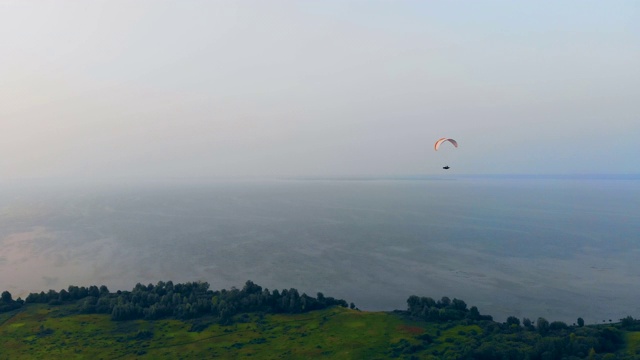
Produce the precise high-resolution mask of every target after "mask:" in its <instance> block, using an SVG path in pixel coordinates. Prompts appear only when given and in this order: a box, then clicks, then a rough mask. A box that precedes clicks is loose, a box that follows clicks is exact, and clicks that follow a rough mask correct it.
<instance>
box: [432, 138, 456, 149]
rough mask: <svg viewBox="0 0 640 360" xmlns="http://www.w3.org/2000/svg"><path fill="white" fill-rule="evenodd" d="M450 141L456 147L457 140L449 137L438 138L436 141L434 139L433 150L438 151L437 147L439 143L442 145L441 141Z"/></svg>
mask: <svg viewBox="0 0 640 360" xmlns="http://www.w3.org/2000/svg"><path fill="white" fill-rule="evenodd" d="M447 141H448V142H450V143H452V144H453V146H455V147H458V142H457V141H455V140H453V139H449V138H440V139H438V141H436V144H435V145H434V146H433V148H434V149H435V151H438V148H440V145H442V143H444V142H447Z"/></svg>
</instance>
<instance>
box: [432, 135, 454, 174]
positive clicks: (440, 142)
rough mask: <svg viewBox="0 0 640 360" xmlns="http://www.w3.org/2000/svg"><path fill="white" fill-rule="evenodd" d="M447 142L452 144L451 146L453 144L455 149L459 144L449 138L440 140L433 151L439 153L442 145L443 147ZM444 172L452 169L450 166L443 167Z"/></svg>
mask: <svg viewBox="0 0 640 360" xmlns="http://www.w3.org/2000/svg"><path fill="white" fill-rule="evenodd" d="M445 142H450V143H451V144H453V146H454V147H456V148H457V147H458V142H457V141H455V140H453V139H449V138H440V139H438V141H436V143H435V145H433V149H434V150H435V151H438V149H439V148H440V145H442V144H443V143H445ZM442 168H443V169H444V170H449V169H450V168H451V167H449V165H446V166H443V167H442Z"/></svg>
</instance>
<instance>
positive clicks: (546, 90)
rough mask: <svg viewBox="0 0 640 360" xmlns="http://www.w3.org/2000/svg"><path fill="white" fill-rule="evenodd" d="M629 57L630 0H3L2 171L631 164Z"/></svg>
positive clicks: (634, 127)
mask: <svg viewBox="0 0 640 360" xmlns="http://www.w3.org/2000/svg"><path fill="white" fill-rule="evenodd" d="M639 64H640V3H638V2H637V1H563V2H551V1H518V2H507V1H486V2H476V1H456V2H444V1H443V2H421V1H404V2H396V1H371V2H361V1H358V2H355V1H269V2H266V1H155V0H154V1H90V2H86V1H55V2H54V1H49V2H44V1H2V2H0V99H1V102H0V153H1V154H2V156H0V179H7V178H8V179H12V178H25V177H57V178H104V177H134V178H139V177H142V178H147V177H244V176H252V177H255V176H258V177H261V176H361V175H381V176H395V175H404V174H413V175H416V174H417V175H420V174H437V173H440V172H442V171H443V170H442V169H441V167H442V166H443V165H450V166H451V170H450V172H452V173H456V174H465V173H466V174H483V173H485V174H492V173H527V174H548V173H556V174H582V173H640V161H638V155H639V154H640V142H638V139H640V117H639V116H640V115H639V114H640V101H639V99H640V66H639ZM443 136H446V137H452V138H455V139H457V140H458V142H459V143H460V148H459V149H456V150H453V149H444V151H442V153H441V152H438V153H435V152H434V151H433V149H432V145H433V142H434V141H435V140H436V139H438V138H439V137H443Z"/></svg>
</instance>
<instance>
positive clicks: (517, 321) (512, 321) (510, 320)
mask: <svg viewBox="0 0 640 360" xmlns="http://www.w3.org/2000/svg"><path fill="white" fill-rule="evenodd" d="M507 325H509V326H512V325H515V326H520V319H518V318H517V317H515V316H509V317H508V318H507Z"/></svg>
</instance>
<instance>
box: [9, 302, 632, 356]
mask: <svg viewBox="0 0 640 360" xmlns="http://www.w3.org/2000/svg"><path fill="white" fill-rule="evenodd" d="M71 310H72V305H62V306H50V305H44V304H30V305H28V306H24V307H23V308H21V309H20V310H16V311H13V312H10V313H4V314H0V339H1V340H0V341H1V345H0V359H144V358H148V359H202V358H221V359H237V358H247V359H306V358H327V359H388V358H405V359H409V358H413V359H458V358H461V356H462V354H464V351H465V349H469V348H478V347H479V346H482V345H483V344H481V343H482V341H483V340H482V339H484V338H487V336H490V334H489V333H488V332H487V330H486V329H483V328H482V327H480V326H478V325H476V324H465V323H463V322H448V323H433V322H424V321H417V320H410V319H408V318H406V317H404V316H401V315H398V314H394V313H385V312H361V311H358V310H351V309H347V308H343V307H334V308H330V309H326V310H319V311H313V312H309V313H305V314H296V315H260V314H241V315H239V316H237V317H236V318H235V319H234V324H232V325H228V326H222V325H218V324H217V323H216V322H215V321H214V319H213V318H207V317H204V318H198V319H195V320H190V321H182V320H174V319H164V320H154V321H146V320H130V321H112V320H111V319H110V316H109V315H103V314H90V315H79V314H72V313H70V311H71ZM531 334H534V333H531ZM625 334H626V335H625V336H626V339H627V340H626V341H627V346H626V348H625V349H624V353H625V354H628V356H629V357H628V358H634V355H635V354H636V353H637V351H638V349H639V345H638V344H639V343H640V332H626V333H625ZM491 336H498V335H491ZM510 336H511V335H510ZM493 339H494V341H500V342H502V343H503V345H504V346H511V345H513V346H516V347H518V348H526V345H523V344H520V343H518V344H516V343H515V342H514V343H512V344H511V345H509V344H510V343H511V342H513V341H516V340H514V339H515V338H510V337H504V338H499V339H500V340H496V339H498V338H495V337H494V338H493ZM514 344H515V345H514ZM609 355H611V354H609ZM615 358H617V357H615Z"/></svg>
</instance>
